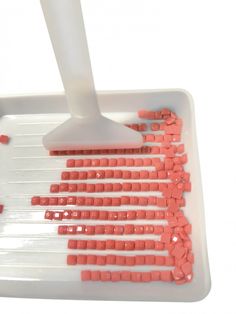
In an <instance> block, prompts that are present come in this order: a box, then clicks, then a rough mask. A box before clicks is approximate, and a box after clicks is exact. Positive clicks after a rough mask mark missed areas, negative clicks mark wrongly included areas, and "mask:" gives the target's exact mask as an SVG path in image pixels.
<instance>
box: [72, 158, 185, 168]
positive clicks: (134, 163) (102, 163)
mask: <svg viewBox="0 0 236 314" xmlns="http://www.w3.org/2000/svg"><path fill="white" fill-rule="evenodd" d="M160 161H161V159H160V158H93V159H90V158H86V159H82V158H81V159H68V160H67V162H66V166H67V167H68V168H74V167H78V168H82V167H150V166H155V165H156V163H157V162H160ZM176 161H180V159H179V158H178V159H176ZM168 163H169V164H170V163H172V165H174V164H175V163H174V160H173V158H165V159H164V162H163V163H162V165H163V167H162V169H160V170H164V169H165V170H170V169H169V167H167V165H168ZM177 169H179V168H177ZM181 170H183V168H182V167H181ZM181 170H180V171H181Z"/></svg>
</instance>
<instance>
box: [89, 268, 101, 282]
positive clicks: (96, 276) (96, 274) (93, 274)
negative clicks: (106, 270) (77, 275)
mask: <svg viewBox="0 0 236 314" xmlns="http://www.w3.org/2000/svg"><path fill="white" fill-rule="evenodd" d="M91 280H92V281H99V280H101V272H100V271H99V270H95V271H91Z"/></svg>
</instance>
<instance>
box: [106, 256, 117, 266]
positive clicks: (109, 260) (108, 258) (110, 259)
mask: <svg viewBox="0 0 236 314" xmlns="http://www.w3.org/2000/svg"><path fill="white" fill-rule="evenodd" d="M106 261H107V265H115V264H116V255H113V254H109V255H107V256H106Z"/></svg>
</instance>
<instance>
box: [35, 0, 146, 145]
mask: <svg viewBox="0 0 236 314" xmlns="http://www.w3.org/2000/svg"><path fill="white" fill-rule="evenodd" d="M41 6H42V9H43V12H44V16H45V20H46V23H47V27H48V31H49V35H50V38H51V42H52V45H53V48H54V53H55V56H56V59H57V63H58V67H59V70H60V73H61V77H62V81H63V85H64V88H65V93H66V97H67V104H68V107H69V111H70V113H71V118H69V119H68V120H67V121H66V122H65V123H63V124H62V125H59V126H58V127H57V128H55V129H53V130H52V131H51V132H50V133H48V134H46V135H45V136H44V138H43V144H44V146H45V148H46V149H48V150H71V149H96V148H121V147H122V148H127V147H131V148H135V147H141V146H142V144H143V139H142V136H141V135H140V134H139V133H138V132H135V131H134V130H131V129H129V128H127V127H125V126H123V125H121V124H119V123H116V122H114V121H112V120H110V119H107V118H106V117H104V116H102V115H101V113H100V109H99V106H98V104H97V96H96V92H95V88H94V82H93V75H92V69H91V64H90V58H89V52H88V45H87V40H86V34H85V29H84V23H83V16H82V10H81V5H80V1H79V0H70V1H68V0H60V1H58V0H41ZM98 130H99V131H98Z"/></svg>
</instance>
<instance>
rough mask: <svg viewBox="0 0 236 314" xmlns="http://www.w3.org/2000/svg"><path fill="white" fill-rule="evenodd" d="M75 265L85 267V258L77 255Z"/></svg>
mask: <svg viewBox="0 0 236 314" xmlns="http://www.w3.org/2000/svg"><path fill="white" fill-rule="evenodd" d="M77 264H78V265H85V264H87V256H86V255H82V254H79V255H77Z"/></svg>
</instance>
